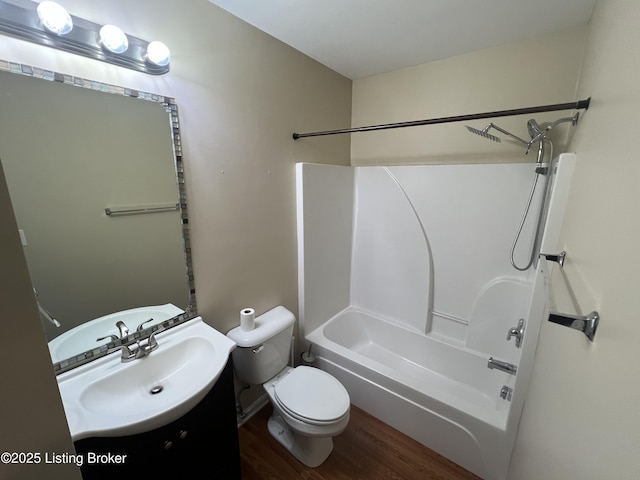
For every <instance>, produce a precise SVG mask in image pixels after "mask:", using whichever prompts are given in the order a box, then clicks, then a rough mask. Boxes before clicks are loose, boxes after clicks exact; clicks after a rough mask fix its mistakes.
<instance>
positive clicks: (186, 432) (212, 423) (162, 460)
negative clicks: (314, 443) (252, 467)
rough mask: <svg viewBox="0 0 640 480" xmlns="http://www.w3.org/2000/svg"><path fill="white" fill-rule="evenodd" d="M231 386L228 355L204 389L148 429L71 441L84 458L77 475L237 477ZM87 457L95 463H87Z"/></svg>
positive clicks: (90, 477) (90, 479)
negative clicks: (176, 414) (187, 406)
mask: <svg viewBox="0 0 640 480" xmlns="http://www.w3.org/2000/svg"><path fill="white" fill-rule="evenodd" d="M233 389H234V387H233V367H232V361H231V359H229V361H228V362H227V364H226V366H225V368H224V370H223V372H222V374H221V375H220V378H219V379H218V381H217V382H216V383H215V385H214V386H213V387H212V389H211V390H210V391H209V393H208V394H207V395H206V396H205V397H204V399H203V400H202V401H200V403H198V404H197V405H196V406H195V407H194V408H193V409H192V410H190V411H189V412H188V413H186V414H185V415H184V416H182V417H181V418H179V419H177V420H175V421H173V422H171V423H169V424H167V425H165V426H163V427H159V428H156V429H154V430H152V431H149V432H144V433H139V434H135V435H128V436H121V437H91V438H85V439H82V440H78V441H76V442H75V447H76V452H77V453H78V454H82V457H83V459H84V465H83V466H82V467H81V471H82V477H83V479H84V480H94V479H109V480H113V479H114V478H122V477H120V476H121V475H125V476H126V478H134V477H132V476H130V475H145V478H189V479H194V480H195V479H207V480H209V479H220V480H231V479H240V478H241V475H240V452H239V447H238V429H237V423H236V412H235V398H234V390H233ZM94 454H97V455H94ZM109 455H110V457H109ZM125 455H126V457H124V456H125ZM118 456H119V457H118ZM89 459H95V460H96V461H97V462H98V463H93V464H89V463H88V461H87V460H89Z"/></svg>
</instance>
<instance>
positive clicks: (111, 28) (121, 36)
mask: <svg viewBox="0 0 640 480" xmlns="http://www.w3.org/2000/svg"><path fill="white" fill-rule="evenodd" d="M100 43H101V44H102V46H103V47H104V48H106V49H107V50H109V51H110V52H113V53H123V52H125V51H126V50H127V48H129V40H128V39H127V36H126V35H125V33H124V32H123V31H122V30H120V29H119V28H118V27H116V26H115V25H105V26H104V27H102V28H101V29H100Z"/></svg>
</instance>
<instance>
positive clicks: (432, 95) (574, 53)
mask: <svg viewBox="0 0 640 480" xmlns="http://www.w3.org/2000/svg"><path fill="white" fill-rule="evenodd" d="M586 32H587V29H586V27H580V28H574V29H571V30H568V31H565V32H563V33H559V34H555V35H548V36H544V37H540V38H536V39H533V40H529V41H524V42H516V43H512V44H508V45H504V46H500V47H495V48H490V49H486V50H480V51H477V52H473V53H469V54H466V55H460V56H456V57H452V58H448V59H444V60H440V61H436V62H431V63H427V64H423V65H418V66H415V67H410V68H405V69H402V70H397V71H394V72H390V73H385V74H381V75H376V76H372V77H368V78H363V79H360V80H355V81H354V82H353V115H352V126H353V127H360V126H365V125H378V124H385V123H394V122H405V121H409V120H422V119H430V118H440V117H448V116H455V115H465V114H472V113H482V112H492V111H496V110H505V109H513V108H521V107H531V106H537V105H547V104H553V103H566V102H572V101H574V100H575V89H576V83H577V79H578V75H579V72H580V64H581V61H582V57H583V51H584V42H585V36H586ZM569 114H570V112H555V113H550V114H538V115H535V118H536V119H537V120H538V121H539V122H540V123H542V122H543V121H550V120H555V119H557V118H559V117H561V116H563V115H569ZM531 117H533V116H530V115H529V116H517V117H507V118H496V119H492V120H478V121H474V122H467V124H469V125H471V126H473V127H475V128H478V129H482V128H483V127H484V126H485V125H487V124H488V123H489V122H491V121H493V122H494V123H496V124H497V125H499V126H500V127H502V128H504V129H507V130H509V131H511V132H512V133H514V134H516V135H518V136H520V137H521V138H525V139H528V138H529V136H528V134H527V129H526V121H527V120H528V119H529V118H531ZM464 125H465V124H464V123H451V124H442V125H430V126H422V127H408V128H400V129H394V130H384V131H377V132H368V133H354V134H353V135H352V141H351V161H352V163H353V164H354V165H367V164H369V165H370V164H395V165H398V164H423V163H440V162H445V163H446V162H455V163H462V162H476V161H481V162H486V159H479V158H480V157H481V156H482V157H487V154H488V155H490V156H493V158H494V161H505V160H508V161H515V160H522V161H533V160H534V159H535V155H533V154H531V155H529V156H528V157H527V156H525V155H524V149H523V148H522V145H520V144H516V143H514V142H513V141H510V140H508V137H505V136H504V135H501V134H499V133H498V132H495V131H493V133H495V134H497V135H499V136H501V137H503V139H504V140H503V142H502V143H500V144H498V143H495V142H491V141H489V140H486V139H484V138H481V137H479V136H476V135H473V134H471V133H469V132H468V131H467V129H466V128H464ZM556 139H557V140H560V141H559V142H556V143H557V144H558V146H561V144H562V143H563V141H564V140H565V138H564V137H563V136H562V135H561V136H558V137H557V138H556Z"/></svg>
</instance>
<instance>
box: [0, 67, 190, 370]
mask: <svg viewBox="0 0 640 480" xmlns="http://www.w3.org/2000/svg"><path fill="white" fill-rule="evenodd" d="M3 66H6V67H7V68H5V71H1V70H0V95H1V99H2V109H0V161H1V162H2V165H3V168H4V171H5V174H6V177H7V184H8V187H9V193H10V195H11V201H12V204H13V209H14V212H15V215H16V220H17V223H18V228H19V230H20V236H21V239H22V242H23V247H24V252H25V256H26V259H27V264H28V267H29V273H30V275H31V281H32V284H33V287H34V291H35V292H36V298H37V300H38V305H39V307H40V312H41V317H42V319H43V328H44V331H45V335H46V337H47V341H51V340H53V339H54V338H56V337H58V336H59V335H61V334H64V333H65V332H68V331H70V330H71V329H74V328H75V327H79V326H81V325H86V324H87V322H89V321H92V320H94V319H98V318H100V317H104V316H109V315H112V314H114V313H116V312H121V311H124V310H129V309H138V308H140V307H147V306H160V305H166V304H172V305H174V306H175V307H177V308H175V309H174V310H170V313H169V318H173V317H177V318H176V321H182V320H185V319H188V318H192V317H193V316H195V314H196V312H195V289H194V287H193V275H192V273H191V272H192V269H191V258H190V250H189V248H188V221H187V212H186V203H185V200H184V199H185V195H184V182H183V176H182V156H181V152H180V133H179V124H178V116H177V106H176V105H175V102H174V101H173V99H170V98H167V97H162V96H158V95H153V94H147V93H142V92H136V91H134V90H130V89H126V88H123V87H117V86H112V85H107V84H103V83H100V82H93V81H88V80H85V79H79V78H76V77H72V76H69V75H61V74H57V73H54V72H48V71H44V70H41V69H36V68H32V67H27V66H24V65H17V64H13V63H11V64H9V63H7V62H3V63H2V62H0V68H2V67H3ZM7 70H8V71H7ZM38 77H41V78H38ZM80 87H83V88H80ZM185 246H186V247H187V248H185ZM185 262H186V264H185ZM110 318H111V317H110ZM146 319H147V318H145V320H146ZM113 323H114V325H113V329H115V328H116V327H115V321H113ZM58 324H59V326H55V325H58ZM145 326H148V325H145ZM128 327H129V328H130V329H131V331H133V330H135V328H136V327H137V325H136V324H131V325H128ZM77 330H78V329H77V328H76V330H74V331H77ZM113 333H114V332H113V330H112V331H105V332H104V334H103V335H105V336H107V335H109V334H113ZM85 343H86V345H85ZM106 343H108V340H105V341H102V342H101V343H100V342H96V340H95V338H91V339H87V340H86V341H83V343H82V344H79V345H78V346H77V350H78V351H72V352H68V353H69V356H71V357H76V356H78V357H79V359H76V358H71V359H70V360H65V359H62V358H56V357H54V363H56V371H60V370H61V369H62V370H64V369H68V368H66V366H67V365H68V364H73V366H77V365H76V363H78V361H79V362H80V363H86V362H85V360H90V359H93V358H95V357H96V356H101V355H102V354H106V346H105V347H104V348H103V349H102V350H99V349H97V347H99V346H100V345H101V344H106ZM50 345H51V344H50ZM87 351H88V352H87ZM85 352H87V353H85Z"/></svg>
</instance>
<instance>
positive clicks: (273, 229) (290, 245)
mask: <svg viewBox="0 0 640 480" xmlns="http://www.w3.org/2000/svg"><path fill="white" fill-rule="evenodd" d="M64 4H65V7H67V8H68V9H69V11H70V12H71V13H72V14H74V15H78V16H81V17H84V18H87V19H89V20H94V21H110V22H114V23H116V24H118V25H119V26H121V28H123V30H125V31H126V32H129V33H131V34H134V35H136V36H139V37H142V38H146V39H149V40H152V39H160V40H162V41H164V42H166V43H167V44H168V45H169V47H170V48H171V51H172V56H173V60H172V65H171V72H170V73H169V74H168V75H164V76H161V77H152V76H149V75H144V74H141V73H136V72H131V71H128V70H126V69H122V68H117V67H112V66H108V65H106V64H103V63H101V62H97V61H93V60H90V59H84V58H82V57H78V56H74V55H69V54H65V53H61V52H57V51H54V50H51V49H47V48H43V47H39V46H36V45H32V44H29V43H26V42H22V41H19V40H15V39H11V38H8V37H5V36H0V58H3V59H6V60H11V61H17V62H22V63H26V64H31V65H37V66H40V67H44V68H49V69H52V70H56V71H60V72H64V73H70V74H74V75H76V76H81V77H85V78H90V79H95V80H100V81H103V82H107V83H112V84H119V85H125V86H129V87H132V88H136V89H139V90H145V91H150V92H156V93H160V94H165V95H169V96H173V97H175V98H176V99H177V102H178V105H179V115H180V120H181V128H182V134H183V136H182V142H183V154H184V161H185V170H186V178H187V193H188V202H189V208H190V213H191V217H190V218H191V222H190V225H191V228H192V250H193V258H194V264H195V283H196V289H197V299H198V310H199V313H200V314H201V315H202V316H203V317H204V319H205V320H206V321H207V322H208V323H209V324H211V325H213V326H214V327H216V328H217V329H218V330H220V331H222V332H226V331H227V330H229V329H230V328H232V327H234V326H236V325H237V324H239V318H238V317H239V310H240V308H242V307H245V306H253V307H255V308H256V310H257V312H258V313H262V312H264V311H265V310H267V309H269V308H271V307H273V306H276V305H278V304H282V305H285V306H286V307H287V308H289V309H291V310H293V311H294V312H296V313H297V271H296V253H295V252H296V228H295V168H294V163H295V162H300V161H307V162H318V163H336V164H343V165H348V164H349V148H350V140H349V137H348V136H343V137H340V138H338V137H335V138H332V139H322V140H321V141H319V140H317V139H307V140H299V141H293V140H292V138H291V134H292V133H293V132H295V131H311V130H326V129H329V128H339V127H348V126H349V122H350V118H351V81H350V80H348V79H346V78H344V77H342V76H340V75H338V74H336V73H335V72H333V71H331V70H329V69H327V68H326V67H323V66H321V65H319V64H318V63H317V62H315V61H313V60H311V59H309V58H308V57H306V56H304V55H302V54H300V53H298V52H296V51H294V50H292V49H291V48H290V47H288V46H286V45H284V44H283V43H281V42H279V41H276V40H275V39H273V38H271V37H269V36H267V35H266V34H264V33H262V32H260V31H258V30H256V29H254V28H253V27H250V26H249V25H247V24H244V23H243V22H240V21H239V20H237V19H235V18H234V17H232V16H231V15H229V14H227V13H226V12H224V11H223V10H221V9H219V8H217V7H215V6H214V5H212V4H211V3H209V2H208V1H207V0H189V1H188V2H175V1H172V0H154V1H151V0H138V1H135V2H132V1H128V0H96V1H93V2H84V1H82V0H66V1H65V2H64ZM150 13H152V14H150ZM3 183H4V182H0V192H2V193H3V194H4V193H6V192H5V191H4V185H3ZM6 201H7V200H6V198H3V199H2V202H4V203H2V202H0V206H2V208H3V212H4V211H6V209H7V204H6ZM1 220H2V222H3V223H2V225H3V228H2V231H3V232H4V231H5V228H4V227H5V225H8V224H6V223H5V219H4V217H2V219H1ZM8 227H9V231H14V230H15V226H13V225H8ZM14 237H15V238H14ZM1 238H2V243H0V251H1V252H2V256H3V260H2V262H3V263H2V265H3V268H2V269H1V270H0V279H1V281H2V284H3V285H5V284H12V283H13V282H14V281H15V280H16V275H20V276H21V277H20V281H21V283H20V285H21V286H22V288H23V290H24V288H26V281H27V280H26V278H25V275H26V271H25V270H24V268H23V267H24V264H21V265H18V266H17V267H16V269H14V270H16V271H13V270H9V269H5V268H4V265H5V263H4V262H5V255H11V252H15V251H16V250H19V243H16V242H18V239H17V233H15V235H14V234H11V238H8V239H7V238H5V236H4V235H3V236H2V237H1ZM2 293H3V294H4V293H5V291H4V290H3V291H2ZM34 308H35V306H34V305H33V301H32V298H31V297H29V294H28V292H25V291H21V293H20V295H15V296H11V297H9V298H8V299H7V301H6V302H5V297H4V296H3V301H2V303H1V304H0V322H1V323H2V328H3V329H7V328H8V330H5V332H7V331H8V332H10V333H11V334H5V335H2V336H1V339H0V352H2V353H1V357H0V358H2V361H3V363H5V364H6V362H10V361H11V359H12V358H15V357H17V354H18V350H20V351H23V352H31V351H35V352H37V353H38V352H39V353H38V355H35V356H34V357H33V358H32V359H30V362H29V366H28V368H27V367H26V366H25V367H23V370H15V371H14V372H13V373H15V376H13V377H11V379H12V380H15V381H16V383H15V385H17V386H18V389H17V390H15V391H14V389H13V388H11V389H10V391H9V392H7V391H5V390H3V403H2V405H3V408H2V409H1V410H0V425H2V427H3V428H2V431H3V432H7V431H9V432H12V431H18V430H20V429H22V430H21V431H20V432H19V433H20V435H21V438H22V439H23V440H24V441H22V442H18V441H16V442H13V441H12V439H11V438H8V437H7V436H6V435H2V436H0V438H2V441H3V443H2V447H3V449H5V450H11V449H12V448H21V449H25V450H26V449H31V450H34V449H35V450H43V449H44V448H45V446H44V443H43V442H45V441H47V440H46V439H43V440H38V439H37V437H38V435H40V431H41V429H42V428H43V427H42V425H41V424H40V423H41V421H47V420H46V418H49V417H50V418H51V420H50V421H49V423H48V424H47V427H48V428H49V429H50V430H51V436H52V438H55V439H56V440H57V441H58V444H56V445H55V446H56V448H57V451H68V450H69V449H68V447H65V446H64V444H62V445H61V444H60V439H62V440H64V438H65V436H66V438H67V439H68V433H66V425H65V424H64V422H63V421H61V420H62V419H63V416H62V409H61V405H60V403H59V400H57V401H52V400H51V399H57V398H58V397H57V390H56V388H55V383H54V378H53V374H52V373H51V370H50V365H49V364H48V357H47V356H46V351H45V349H44V341H43V338H42V336H41V332H40V331H39V330H40V327H39V326H38V324H37V320H36V318H35V316H34V315H35V314H34V311H33V309H34ZM14 329H15V334H14ZM8 347H11V348H8ZM7 355H15V357H11V356H10V357H9V358H7ZM11 363H14V362H13V361H11ZM23 372H24V375H23ZM26 379H28V380H29V382H25V381H24V380H26ZM23 385H24V388H25V389H24V390H22V386H23ZM36 387H37V388H36ZM39 389H41V390H42V391H40V390H39ZM25 398H30V399H31V400H30V401H29V402H26V401H23V400H24V399H25ZM36 398H37V399H38V403H37V404H38V406H39V408H40V410H39V411H38V414H37V415H36V416H35V417H32V415H33V412H32V411H33V408H32V407H33V405H32V400H34V399H36ZM5 405H9V406H10V408H6V407H5ZM41 416H42V417H46V418H40V417H41ZM32 419H33V420H32ZM39 422H40V423H39ZM6 426H9V430H6V429H5V428H6ZM45 430H46V429H45ZM5 442H8V443H7V445H6V446H5ZM52 444H53V443H52ZM36 476H37V475H36ZM41 476H42V475H41ZM42 477H43V478H44V476H42ZM10 478H11V477H10ZM15 478H20V477H15ZM28 478H33V476H31V477H28ZM48 478H50V477H48ZM66 478H70V476H68V477H66Z"/></svg>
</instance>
